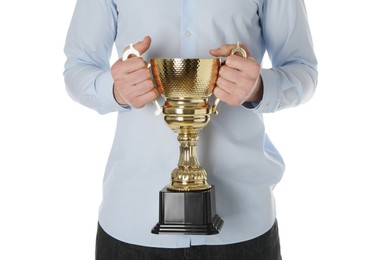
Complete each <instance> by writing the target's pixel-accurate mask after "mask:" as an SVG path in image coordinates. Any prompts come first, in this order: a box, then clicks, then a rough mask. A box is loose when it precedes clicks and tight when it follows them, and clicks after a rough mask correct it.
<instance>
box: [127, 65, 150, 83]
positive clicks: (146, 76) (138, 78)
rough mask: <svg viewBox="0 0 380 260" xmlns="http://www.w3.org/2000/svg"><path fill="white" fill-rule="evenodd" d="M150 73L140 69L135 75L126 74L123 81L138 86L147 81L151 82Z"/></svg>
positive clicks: (145, 69)
mask: <svg viewBox="0 0 380 260" xmlns="http://www.w3.org/2000/svg"><path fill="white" fill-rule="evenodd" d="M150 78H151V76H150V71H149V69H147V68H143V69H139V70H136V71H134V72H133V73H128V74H125V76H124V78H123V80H124V81H125V82H128V85H137V84H139V83H141V82H144V81H146V80H150Z"/></svg>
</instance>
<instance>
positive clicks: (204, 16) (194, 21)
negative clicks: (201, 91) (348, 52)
mask: <svg viewBox="0 0 380 260" xmlns="http://www.w3.org/2000/svg"><path fill="white" fill-rule="evenodd" d="M146 35H148V36H146ZM236 41H240V42H241V43H244V44H241V46H242V47H243V48H244V49H245V50H246V51H247V53H248V58H243V57H241V56H239V55H230V53H231V50H232V49H233V48H234V47H235V44H234V43H235V42H236ZM114 43H115V45H116V49H117V51H118V54H119V56H120V57H121V56H122V54H123V51H124V49H125V47H126V46H129V44H130V43H134V46H133V47H134V48H135V49H136V50H137V51H138V52H139V53H140V54H142V58H140V57H131V58H129V59H127V60H125V61H122V60H121V59H119V60H117V61H116V62H115V63H114V64H113V65H112V68H110V67H111V66H110V64H109V59H110V56H111V51H112V47H113V44H114ZM266 51H267V52H268V54H269V57H270V59H271V61H272V65H273V68H271V69H262V68H261V67H260V63H261V61H262V59H263V56H264V53H265V52H266ZM65 53H66V55H67V62H66V64H65V72H64V76H65V82H66V86H67V90H68V92H69V94H70V95H71V97H72V98H73V99H74V100H76V101H77V102H80V103H81V104H83V105H85V106H88V107H90V108H92V109H94V110H96V111H98V112H99V113H101V114H105V113H110V112H118V124H117V129H116V133H115V140H114V144H113V147H112V150H111V154H110V157H109V160H108V164H107V168H106V172H105V176H104V185H103V201H102V204H101V207H100V213H99V227H98V228H99V229H98V236H97V245H96V258H97V259H98V260H102V259H233V258H235V257H239V258H240V259H265V260H272V259H276V260H278V259H281V254H280V244H279V238H278V231H277V221H276V211H275V203H274V198H273V188H274V187H275V185H276V184H277V183H278V182H279V181H280V179H281V177H282V175H283V171H284V163H283V161H282V158H281V156H280V154H279V153H278V151H277V150H276V149H275V147H274V146H273V145H272V143H271V141H270V140H269V138H268V136H267V135H266V134H265V128H264V123H263V118H262V114H263V113H272V112H276V111H278V110H281V109H285V108H289V107H294V106H297V105H299V104H302V103H304V102H306V101H307V100H309V99H310V98H311V96H312V95H313V93H314V90H315V87H316V81H317V61H316V58H315V55H314V51H313V46H312V40H311V36H310V31H309V27H308V22H307V15H306V10H305V5H304V2H303V0H286V1H278V0H234V1H226V0H218V1H217V0H206V1H197V0H181V1H176V0H157V1H149V0H140V1H129V0H124V1H122V0H78V1H77V5H76V8H75V12H74V15H73V18H72V22H71V25H70V28H69V32H68V35H67V41H66V45H65ZM212 56H215V57H225V58H226V62H225V63H224V65H223V66H222V67H221V69H220V72H219V77H218V80H217V86H216V88H215V90H214V94H215V96H216V97H217V98H220V99H221V100H222V101H223V102H221V104H220V105H219V106H218V111H219V114H218V116H215V117H213V118H212V120H211V121H210V123H209V125H208V126H207V127H205V129H204V130H202V132H201V133H200V135H201V137H200V140H201V141H200V142H199V144H198V156H199V159H200V160H201V162H200V163H201V165H202V166H203V167H204V168H205V169H206V170H207V173H208V179H209V182H210V183H212V184H214V185H215V187H216V198H217V205H216V207H217V210H218V214H219V215H220V216H221V217H222V218H223V220H224V226H223V228H222V230H221V232H220V233H219V234H217V235H208V236H207V235H155V234H152V233H151V228H152V227H153V226H154V225H155V224H156V223H157V219H158V191H159V190H161V189H162V188H163V187H164V186H165V185H167V183H168V181H169V179H168V178H169V173H170V172H171V170H172V169H173V168H174V167H175V165H176V163H177V160H178V148H177V147H178V144H177V140H176V136H175V134H174V133H173V132H171V130H170V129H169V128H168V127H167V126H166V125H165V123H164V121H163V120H162V118H160V117H155V116H154V115H153V114H154V109H155V108H154V105H153V104H152V103H151V101H153V100H156V99H157V98H158V100H159V101H161V103H162V100H161V98H160V97H159V95H158V92H157V90H156V88H155V86H154V83H153V81H152V78H151V73H150V70H149V69H148V68H147V66H146V62H145V61H148V60H149V59H150V58H152V57H156V58H179V57H182V58H205V57H212ZM144 60H145V61H144Z"/></svg>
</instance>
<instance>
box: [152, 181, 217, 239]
mask: <svg viewBox="0 0 380 260" xmlns="http://www.w3.org/2000/svg"><path fill="white" fill-rule="evenodd" d="M222 226H223V220H222V219H221V218H220V217H219V216H218V215H217V214H216V213H215V188H214V186H212V187H211V189H209V190H206V191H184V192H182V191H170V190H168V189H167V188H166V187H165V188H164V189H162V190H161V191H160V214H159V222H158V223H157V224H156V226H154V227H153V229H152V233H153V234H162V233H166V234H167V233H176V234H178V233H180V234H185V235H213V234H218V233H219V231H220V229H221V228H222Z"/></svg>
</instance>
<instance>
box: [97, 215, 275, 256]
mask: <svg viewBox="0 0 380 260" xmlns="http://www.w3.org/2000/svg"><path fill="white" fill-rule="evenodd" d="M135 259H136V260H161V259H162V260H201V259H202V260H209V259H210V260H213V259H215V260H281V259H282V258H281V252H280V239H279V235H278V226H277V221H276V222H275V224H274V225H273V227H272V228H271V229H270V230H269V231H268V232H266V233H265V234H263V235H261V236H259V237H257V238H255V239H252V240H248V241H245V242H241V243H236V244H228V245H215V246H214V245H212V246H209V245H206V246H191V247H189V248H175V249H171V248H154V247H144V246H137V245H132V244H128V243H124V242H121V241H119V240H116V239H114V238H113V237H111V236H110V235H108V234H107V233H106V232H104V230H103V229H102V228H101V226H100V225H98V233H97V236H96V260H135Z"/></svg>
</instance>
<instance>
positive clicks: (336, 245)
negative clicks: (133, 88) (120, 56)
mask: <svg viewBox="0 0 380 260" xmlns="http://www.w3.org/2000/svg"><path fill="white" fill-rule="evenodd" d="M306 4H307V8H308V13H309V19H310V26H311V29H312V33H313V38H314V44H315V50H316V53H317V56H318V60H319V73H320V76H319V86H318V90H317V92H316V94H315V96H314V98H313V99H312V100H311V101H310V102H309V103H307V104H305V105H303V106H300V107H297V108H293V109H288V110H286V111H281V112H278V113H275V114H271V115H266V121H267V131H268V133H269V134H270V136H271V138H272V141H274V143H275V144H276V146H277V148H278V149H279V150H280V152H281V153H282V155H283V157H284V159H285V161H286V163H287V171H286V173H285V176H284V178H283V180H282V182H281V183H280V184H279V185H278V186H277V188H276V198H277V206H278V218H279V227H280V236H281V243H282V254H283V258H284V259H285V260H305V259H307V260H313V259H316V260H317V259H318V260H321V259H328V260H329V259H332V260H335V259H366V260H372V259H380V252H379V248H378V247H379V242H380V240H379V234H380V224H379V219H380V210H379V204H380V203H379V200H380V189H379V181H378V180H379V177H378V176H379V174H380V166H379V161H380V158H379V154H380V153H379V147H380V138H379V133H380V127H379V115H378V114H379V112H380V109H379V107H378V105H379V94H380V91H379V88H380V84H379V76H380V71H379V67H380V66H379V60H380V54H379V46H380V41H379V38H378V35H379V28H378V24H379V23H380V18H379V15H378V11H377V10H378V9H377V8H375V6H377V5H376V1H374V0H373V1H370V0H362V1H353V0H345V1H343V0H318V1H313V0H306ZM74 5H75V1H74V0H64V1H48V0H35V1H2V2H1V4H0V29H1V30H0V33H1V36H2V37H1V40H0V65H1V67H0V73H1V74H0V83H1V85H0V122H1V126H0V259H4V260H6V259H41V260H45V259H49V260H51V259H54V260H60V259H65V260H67V259H70V260H76V259H78V260H79V259H80V260H83V259H94V245H95V233H96V225H97V212H98V206H99V203H100V200H101V184H102V177H103V171H104V168H105V164H106V161H107V157H108V153H109V150H110V147H111V143H112V139H113V134H114V129H115V119H116V114H110V115H105V116H100V115H98V114H97V113H96V112H93V111H91V110H89V109H87V108H85V107H83V106H81V105H79V104H77V103H75V102H74V101H72V100H71V99H70V98H69V97H68V95H67V93H66V91H65V86H64V83H63V77H62V72H63V64H64V61H65V57H64V54H63V45H64V40H65V36H66V32H67V28H68V25H69V21H70V19H71V15H72V11H73V8H74Z"/></svg>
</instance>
